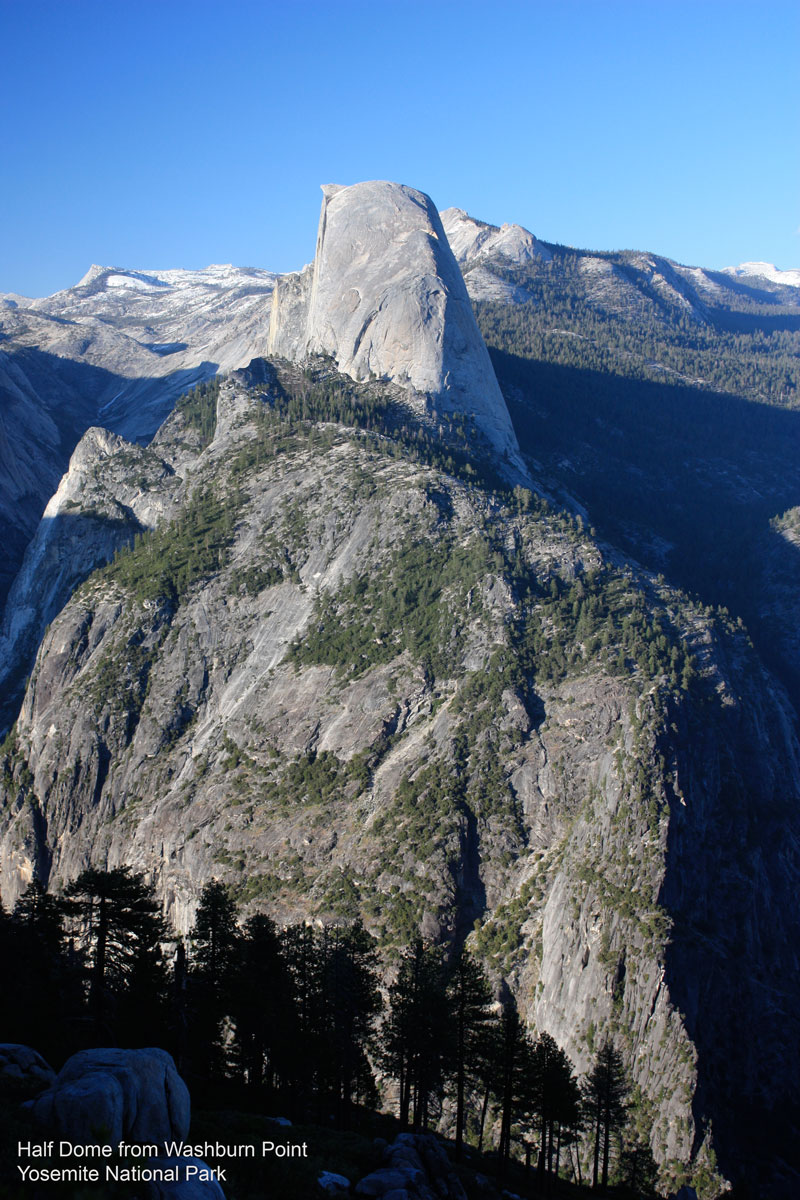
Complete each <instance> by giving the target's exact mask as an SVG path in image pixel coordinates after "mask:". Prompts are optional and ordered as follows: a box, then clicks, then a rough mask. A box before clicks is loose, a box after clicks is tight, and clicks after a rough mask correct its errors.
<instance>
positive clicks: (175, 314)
mask: <svg viewBox="0 0 800 1200" xmlns="http://www.w3.org/2000/svg"><path fill="white" fill-rule="evenodd" d="M275 279H276V276H275V275H274V274H272V273H270V272H268V271H256V270H247V269H240V268H235V267H209V268H207V269H206V270H204V271H148V272H142V271H128V270H123V269H119V268H113V267H97V266H94V267H92V268H91V270H90V271H89V272H88V273H87V274H86V275H85V276H84V278H83V279H82V280H81V282H80V283H79V284H77V285H76V286H75V287H74V288H68V289H67V290H66V291H63V292H57V293H56V294H55V295H53V296H47V297H45V298H44V299H40V300H30V299H27V298H25V297H23V296H16V297H3V296H0V343H1V344H2V348H1V349H0V520H2V522H3V525H4V529H5V530H6V536H5V538H4V546H5V550H6V555H5V556H4V558H3V561H2V562H0V602H2V601H4V600H5V597H6V593H7V591H8V588H9V586H10V584H11V581H12V579H13V577H14V575H15V574H16V572H17V570H18V569H19V566H20V563H21V560H22V554H23V551H24V548H25V545H26V544H27V543H28V541H29V540H30V538H31V537H32V535H33V533H34V532H35V530H36V527H37V524H38V521H39V519H40V517H41V515H42V512H43V509H44V507H45V505H46V504H47V501H48V500H49V498H50V497H51V496H52V495H53V493H54V491H55V490H56V487H57V485H58V480H59V478H60V477H61V475H62V474H63V473H64V471H65V470H66V468H67V465H68V463H69V458H70V455H71V453H72V451H73V450H74V449H75V446H76V444H77V442H78V440H79V439H80V437H81V436H82V434H83V433H84V432H85V431H86V429H87V428H88V427H89V426H90V425H92V424H102V425H103V427H104V428H106V429H109V430H111V431H113V432H116V433H119V434H122V435H124V436H125V437H126V438H128V439H130V440H137V441H148V440H149V439H150V438H152V436H153V434H154V433H155V431H156V429H157V428H158V426H159V425H160V424H161V422H162V421H163V420H164V417H165V416H166V415H167V413H168V412H169V411H170V408H171V407H172V405H173V404H174V403H175V400H176V399H177V397H178V396H179V395H180V394H181V393H182V392H184V391H185V390H186V389H187V388H188V387H190V386H191V385H192V384H193V383H195V382H197V381H198V380H201V379H206V378H208V377H210V376H211V375H213V374H215V373H216V372H217V371H218V370H229V369H231V368H233V367H237V366H242V365H245V364H246V363H248V362H249V361H250V359H251V358H253V357H254V356H255V355H257V354H259V353H261V352H262V351H263V350H265V349H266V345H267V338H268V335H269V308H270V296H271V293H272V288H273V286H274V282H275Z"/></svg>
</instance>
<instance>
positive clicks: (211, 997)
mask: <svg viewBox="0 0 800 1200" xmlns="http://www.w3.org/2000/svg"><path fill="white" fill-rule="evenodd" d="M189 941H190V944H191V951H192V953H191V964H190V968H189V974H188V991H189V1009H190V1015H191V1020H190V1022H189V1027H190V1045H189V1057H190V1059H191V1061H192V1063H193V1064H194V1069H195V1070H196V1071H198V1072H199V1073H200V1074H203V1075H207V1076H208V1077H209V1078H215V1077H219V1076H220V1075H223V1074H224V1073H225V1067H226V1063H225V1046H224V1044H223V1041H224V1039H223V1026H224V1022H225V1019H226V1017H227V1016H228V1015H229V1013H230V988H231V983H232V979H233V974H234V970H235V966H236V956H237V953H238V947H239V931H238V928H237V925H236V905H235V904H234V902H233V900H232V898H231V896H230V894H229V892H228V889H227V888H226V887H225V886H224V884H222V883H219V882H218V881H217V880H212V881H211V882H210V883H207V884H206V886H205V887H204V888H203V890H202V892H201V893H200V903H199V904H198V906H197V912H196V914H195V921H194V926H193V928H192V932H191V934H190V936H189Z"/></svg>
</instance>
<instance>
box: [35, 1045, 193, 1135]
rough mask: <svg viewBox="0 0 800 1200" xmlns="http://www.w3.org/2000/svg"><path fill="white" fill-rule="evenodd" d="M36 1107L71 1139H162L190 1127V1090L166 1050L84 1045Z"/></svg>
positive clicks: (42, 1121)
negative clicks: (87, 1046)
mask: <svg viewBox="0 0 800 1200" xmlns="http://www.w3.org/2000/svg"><path fill="white" fill-rule="evenodd" d="M31 1113H32V1116H33V1119H34V1120H35V1121H36V1122H37V1124H39V1125H41V1126H42V1128H43V1129H45V1130H47V1131H48V1132H49V1133H51V1134H52V1135H53V1136H55V1137H57V1138H64V1139H66V1140H67V1141H70V1142H75V1143H80V1144H83V1145H88V1144H89V1143H92V1142H100V1143H107V1144H110V1145H112V1146H116V1145H118V1144H119V1142H121V1141H123V1140H124V1141H128V1142H141V1143H149V1144H153V1143H155V1144H162V1143H164V1142H166V1141H170V1140H173V1139H175V1140H177V1141H182V1140H183V1139H184V1138H185V1137H186V1136H187V1134H188V1133H189V1116H190V1105H189V1092H188V1090H187V1088H186V1084H185V1083H184V1082H183V1080H182V1079H181V1077H180V1075H179V1074H178V1072H177V1070H176V1068H175V1063H174V1062H173V1061H172V1057H171V1055H169V1054H167V1052H166V1050H157V1049H148V1050H116V1049H108V1050H81V1051H79V1052H78V1053H77V1054H73V1056H72V1058H70V1059H68V1060H67V1062H66V1063H65V1064H64V1066H63V1067H62V1069H61V1071H60V1072H59V1074H58V1078H57V1079H56V1081H55V1083H54V1084H53V1087H52V1088H51V1089H49V1090H48V1091H46V1092H43V1093H42V1095H41V1096H38V1097H37V1098H36V1100H35V1101H34V1102H33V1104H32V1106H31Z"/></svg>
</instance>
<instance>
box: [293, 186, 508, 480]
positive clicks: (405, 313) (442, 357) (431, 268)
mask: <svg viewBox="0 0 800 1200" xmlns="http://www.w3.org/2000/svg"><path fill="white" fill-rule="evenodd" d="M304 282H305V288H302V287H298V282H294V283H293V284H291V285H286V284H281V286H279V287H278V288H277V289H276V292H275V303H274V307H273V316H272V329H271V334H270V353H272V354H280V355H284V356H285V357H286V358H291V359H295V360H297V359H300V360H302V359H304V358H306V357H307V356H308V355H309V354H329V355H330V356H331V357H332V358H333V360H334V362H335V363H336V366H337V367H338V369H339V370H340V371H342V372H344V373H345V374H346V375H349V376H350V377H351V378H353V379H356V380H365V379H372V378H378V379H385V380H389V381H392V382H394V383H397V384H399V385H401V386H402V387H405V388H408V389H409V390H410V392H411V393H412V394H413V395H414V396H415V397H416V399H415V401H414V405H415V407H417V408H419V409H420V410H421V411H423V412H428V413H429V414H431V413H433V414H434V415H435V414H436V413H445V414H453V413H458V414H459V415H460V416H461V417H462V418H466V419H467V420H472V421H474V424H475V426H476V428H477V430H478V431H479V433H480V434H482V435H483V436H484V437H485V438H486V439H487V440H488V442H489V444H490V445H491V446H492V448H493V449H494V451H495V452H496V453H497V454H498V455H499V457H500V458H501V459H502V460H504V462H505V469H506V472H507V473H509V474H510V475H514V476H516V477H517V478H518V479H520V480H524V479H525V478H526V477H527V470H526V468H525V467H524V465H523V464H522V460H521V458H520V456H519V448H518V446H517V439H516V435H515V434H514V430H513V427H512V425H511V419H510V418H509V416H508V410H507V409H506V404H505V400H504V399H503V395H502V393H501V391H500V388H499V387H498V384H497V380H496V378H495V374H494V370H493V368H492V364H491V362H490V361H489V355H488V353H487V351H486V347H485V346H484V344H483V339H482V338H481V335H480V333H479V332H478V327H477V325H476V324H475V317H474V315H473V312H472V308H471V306H470V302H469V296H468V295H467V291H466V288H465V286H464V280H463V278H462V276H461V272H460V270H459V268H458V264H457V263H456V260H455V258H454V256H453V253H452V251H451V249H450V246H449V244H448V241H447V237H446V235H445V232H444V229H443V228H442V222H441V220H440V218H439V214H438V213H437V211H436V208H435V207H434V205H433V202H432V201H431V199H430V198H429V197H428V196H426V195H424V194H423V193H422V192H418V191H415V190H414V189H413V188H409V187H404V186H403V185H401V184H396V183H385V182H370V183H357V184H354V185H353V186H352V187H338V186H333V185H329V186H326V187H324V188H323V201H322V213H321V215H320V221H319V233H318V236H317V251H316V256H315V259H314V267H313V272H312V273H311V275H310V277H309V276H308V275H306V276H305V279H304ZM284 289H285V299H284ZM301 295H302V296H303V298H304V301H305V302H304V303H303V301H302V300H300V296H301ZM298 301H300V302H298Z"/></svg>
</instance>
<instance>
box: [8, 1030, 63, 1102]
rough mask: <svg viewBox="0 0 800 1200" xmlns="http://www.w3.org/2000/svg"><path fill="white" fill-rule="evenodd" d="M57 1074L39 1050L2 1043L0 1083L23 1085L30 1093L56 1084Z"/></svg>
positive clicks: (17, 1044)
mask: <svg viewBox="0 0 800 1200" xmlns="http://www.w3.org/2000/svg"><path fill="white" fill-rule="evenodd" d="M55 1079H56V1073H55V1071H54V1070H53V1068H52V1067H51V1066H50V1064H49V1063H47V1062H45V1060H44V1059H43V1058H42V1056H41V1054H39V1052H38V1050H32V1049H31V1047H30V1046H21V1045H20V1044H19V1043H18V1042H3V1043H0V1081H2V1082H3V1083H8V1082H9V1081H13V1082H14V1083H18V1084H21V1085H22V1086H23V1087H24V1088H25V1089H26V1090H28V1091H31V1092H33V1091H37V1090H39V1091H41V1090H43V1089H44V1088H46V1087H49V1086H50V1085H51V1084H53V1083H55Z"/></svg>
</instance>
